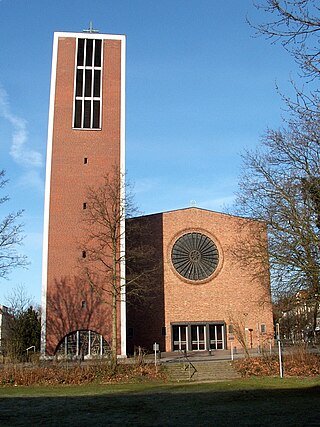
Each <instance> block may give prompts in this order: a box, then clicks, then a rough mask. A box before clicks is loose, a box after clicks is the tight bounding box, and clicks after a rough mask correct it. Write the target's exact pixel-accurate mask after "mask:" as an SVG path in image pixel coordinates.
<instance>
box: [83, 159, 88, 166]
mask: <svg viewBox="0 0 320 427" xmlns="http://www.w3.org/2000/svg"><path fill="white" fill-rule="evenodd" d="M83 164H84V165H86V164H88V157H84V159H83Z"/></svg>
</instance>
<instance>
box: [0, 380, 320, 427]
mask: <svg viewBox="0 0 320 427" xmlns="http://www.w3.org/2000/svg"><path fill="white" fill-rule="evenodd" d="M203 390H204V391H202V389H201V388H199V390H198V391H197V390H194V391H193V392H190V391H188V387H185V388H183V387H182V388H178V389H173V390H172V392H170V390H169V391H168V389H166V390H165V391H161V389H160V390H157V389H153V390H151V391H150V390H149V391H148V392H146V393H144V392H138V393H132V392H130V393H128V392H120V393H110V394H104V395H96V396H67V397H65V396H64V397H6V398H1V399H0V425H1V426H2V427H4V426H10V427H11V426H26V425H27V426H39V425H43V426H65V425H68V426H88V425H92V426H109V425H110V426H111V425H112V426H117V425H121V426H127V425H131V426H132V425H133V426H180V425H181V426H182V425H183V426H191V425H196V426H202V425H209V426H211V425H217V426H229V425H260V426H267V425H285V426H304V425H319V417H320V387H319V386H315V387H309V388H296V389H259V390H258V389H246V390H236V391H210V390H208V389H206V388H204V389H203Z"/></svg>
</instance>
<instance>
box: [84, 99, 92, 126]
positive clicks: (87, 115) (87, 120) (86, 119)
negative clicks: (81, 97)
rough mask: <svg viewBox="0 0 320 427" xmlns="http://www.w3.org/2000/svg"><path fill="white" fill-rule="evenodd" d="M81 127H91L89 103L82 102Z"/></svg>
mask: <svg viewBox="0 0 320 427" xmlns="http://www.w3.org/2000/svg"><path fill="white" fill-rule="evenodd" d="M83 115H84V117H83V127H84V128H90V127H91V101H84V112H83Z"/></svg>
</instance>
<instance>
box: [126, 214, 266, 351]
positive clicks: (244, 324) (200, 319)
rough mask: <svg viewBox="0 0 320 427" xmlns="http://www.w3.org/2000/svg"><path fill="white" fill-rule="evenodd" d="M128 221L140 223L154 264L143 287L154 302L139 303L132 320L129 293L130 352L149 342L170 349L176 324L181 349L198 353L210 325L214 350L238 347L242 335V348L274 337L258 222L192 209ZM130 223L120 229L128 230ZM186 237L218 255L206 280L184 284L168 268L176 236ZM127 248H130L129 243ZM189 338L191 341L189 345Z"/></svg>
mask: <svg viewBox="0 0 320 427" xmlns="http://www.w3.org/2000/svg"><path fill="white" fill-rule="evenodd" d="M131 221H132V222H131V224H134V222H135V221H136V222H138V223H140V225H142V224H146V227H147V229H148V233H147V234H148V236H149V237H148V244H149V245H150V244H152V243H150V242H153V246H154V248H155V251H156V252H157V253H158V255H159V258H160V262H159V263H158V265H157V269H158V272H157V278H156V279H155V276H154V275H153V277H152V278H150V282H149V286H150V287H152V288H153V292H154V295H155V296H156V297H155V298H150V300H148V299H146V301H145V303H142V306H141V305H140V307H139V315H138V316H137V315H136V308H135V307H134V305H130V295H128V303H129V304H128V315H127V326H128V332H129V334H128V336H129V338H128V348H129V350H130V351H133V349H134V347H135V346H142V347H145V348H147V349H149V350H152V344H153V343H154V342H158V343H160V350H161V351H172V350H173V349H174V345H173V344H174V343H173V341H174V339H173V336H172V333H173V327H174V326H175V325H176V326H177V327H176V331H178V329H179V328H178V327H179V326H181V325H182V329H183V331H184V330H185V327H187V333H186V334H187V335H188V334H189V337H188V338H187V340H189V345H188V348H187V349H188V350H192V349H203V348H201V345H202V347H203V346H204V348H205V349H209V348H208V347H209V346H210V343H209V341H210V339H209V336H208V335H209V328H211V329H210V330H211V331H212V334H213V333H214V328H215V326H217V327H218V329H219V328H220V330H219V331H220V332H221V333H222V334H223V337H222V341H223V343H222V344H221V346H222V345H223V347H224V348H230V345H231V342H232V344H233V345H234V346H237V347H241V346H242V345H241V337H240V336H239V334H241V333H243V335H244V339H245V340H246V343H247V345H248V347H249V348H250V347H251V345H252V347H258V346H260V347H261V346H263V345H268V343H269V340H270V339H272V336H273V320H272V306H271V297H270V283H269V265H268V256H267V234H266V226H265V224H264V223H261V222H257V221H252V220H247V219H243V218H239V217H235V216H231V215H225V214H220V213H216V212H211V211H207V210H203V209H198V208H188V209H182V210H177V211H172V212H165V213H160V214H155V215H149V216H145V217H140V218H136V219H134V220H131ZM131 224H130V223H128V224H127V229H128V227H130V226H131ZM192 232H197V233H201V234H204V235H206V236H208V237H209V238H210V239H211V240H212V241H213V242H214V243H215V245H216V247H217V249H218V252H219V263H218V266H217V268H216V270H215V271H214V273H213V274H212V275H210V277H209V278H208V279H205V280H200V281H191V280H188V279H185V278H184V277H182V276H181V275H180V274H179V273H178V272H177V271H176V269H175V268H174V266H173V263H172V259H171V253H172V248H173V245H174V243H175V242H176V240H177V239H178V238H179V237H180V236H183V235H184V234H187V233H192ZM127 244H128V245H129V249H130V250H133V251H134V242H133V243H130V242H128V243H127ZM210 325H211V326H210ZM229 325H232V326H231V327H229ZM197 326H199V328H197ZM180 329H181V328H180ZM229 330H230V333H229ZM196 333H200V334H201V333H204V337H203V340H204V341H205V343H204V344H202V343H201V342H200V341H201V339H200V338H199V337H198V338H199V339H198V340H196V339H194V340H193V339H192V336H191V335H192V334H193V335H194V336H195V334H196ZM193 338H194V337H193ZM211 338H212V337H211ZM191 341H198V342H194V344H193V345H192V342H191ZM197 344H198V348H197ZM215 344H216V343H213V344H212V345H213V346H214V345H215ZM199 346H200V348H199ZM219 347H220V344H218V348H219Z"/></svg>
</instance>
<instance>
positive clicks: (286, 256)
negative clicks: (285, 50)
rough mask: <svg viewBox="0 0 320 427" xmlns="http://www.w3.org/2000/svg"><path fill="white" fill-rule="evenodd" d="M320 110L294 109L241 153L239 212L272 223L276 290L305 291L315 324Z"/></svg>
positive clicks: (319, 275) (319, 266) (319, 272)
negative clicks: (283, 122)
mask: <svg viewBox="0 0 320 427" xmlns="http://www.w3.org/2000/svg"><path fill="white" fill-rule="evenodd" d="M319 119H320V113H319V112H315V111H311V110H306V109H304V110H303V111H297V110H295V111H293V116H292V118H291V119H290V121H289V122H288V123H286V126H285V127H284V128H283V129H280V130H268V131H267V133H266V135H265V136H264V138H263V140H262V145H261V147H260V148H259V149H257V150H253V151H247V152H245V153H244V155H243V172H242V177H241V180H240V184H239V191H238V195H237V200H236V206H237V208H236V210H237V213H240V214H242V215H248V216H250V217H252V218H256V219H261V220H263V221H265V222H266V223H267V225H268V231H269V253H270V265H271V278H272V286H273V292H274V294H276V293H279V292H280V293H283V292H288V291H289V292H290V293H291V294H294V293H296V292H298V291H299V290H304V291H307V293H308V301H309V302H310V303H311V301H312V305H313V314H314V323H313V328H314V329H315V328H316V319H317V314H318V309H319V284H320V241H319V239H320V235H319V233H320V229H319V219H320V206H319V200H320V199H319V198H320V185H319V184H320V150H319V148H320V145H319V144H320V120H319Z"/></svg>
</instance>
